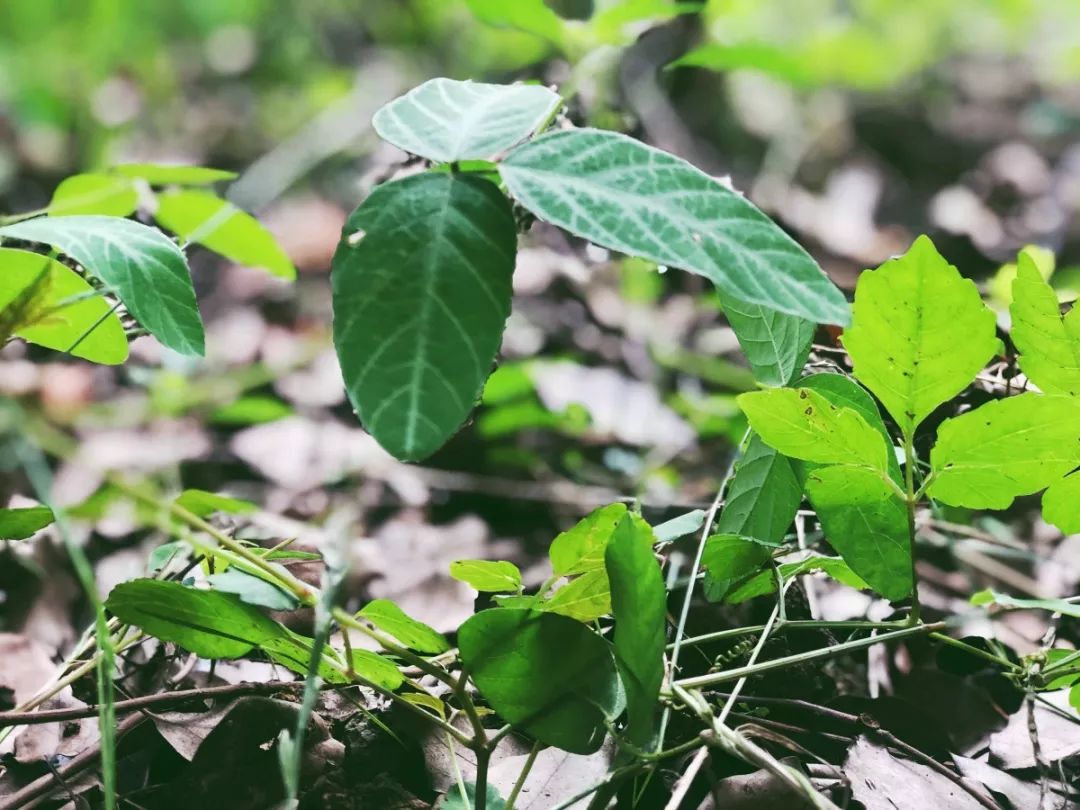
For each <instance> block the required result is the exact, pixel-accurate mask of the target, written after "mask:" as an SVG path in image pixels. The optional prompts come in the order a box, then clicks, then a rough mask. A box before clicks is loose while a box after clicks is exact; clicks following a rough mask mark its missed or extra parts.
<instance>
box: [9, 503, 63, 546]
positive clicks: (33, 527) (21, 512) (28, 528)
mask: <svg viewBox="0 0 1080 810" xmlns="http://www.w3.org/2000/svg"><path fill="white" fill-rule="evenodd" d="M54 519H55V518H54V517H53V511H52V509H50V508H49V507H47V506H24V507H21V508H16V509H0V540H25V539H26V538H27V537H32V536H33V535H34V534H35V533H36V532H39V531H41V530H42V529H44V528H45V527H46V526H50V525H52V522H53V520H54Z"/></svg>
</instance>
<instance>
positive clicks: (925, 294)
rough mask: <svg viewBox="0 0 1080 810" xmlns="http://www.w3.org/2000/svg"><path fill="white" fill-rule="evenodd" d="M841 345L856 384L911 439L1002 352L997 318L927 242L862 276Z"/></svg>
mask: <svg viewBox="0 0 1080 810" xmlns="http://www.w3.org/2000/svg"><path fill="white" fill-rule="evenodd" d="M842 340H843V343H844V348H845V349H847V351H848V354H849V355H851V360H852V363H853V364H854V369H855V377H856V378H857V379H858V380H859V382H861V383H862V384H863V385H865V386H866V387H867V388H869V389H870V391H872V392H873V393H874V395H875V396H877V398H878V399H880V400H881V402H882V404H884V405H885V409H886V410H887V411H888V412H889V413H890V414H891V415H892V417H893V419H895V420H896V423H897V424H898V425H899V426H900V429H901V430H902V431H904V433H905V434H906V435H909V436H910V435H912V434H913V433H914V431H915V428H916V427H917V426H918V425H919V424H920V423H921V422H922V421H923V419H925V418H926V417H927V416H928V415H929V414H930V412H931V411H932V410H934V408H936V407H937V406H938V405H940V404H942V403H943V402H945V401H947V400H949V399H952V398H953V397H954V396H956V395H957V394H959V393H960V392H961V391H963V390H964V388H965V387H966V386H967V385H968V383H970V382H971V381H972V380H973V379H975V375H976V374H978V373H979V372H980V371H981V370H982V368H983V366H984V365H985V364H986V362H987V361H988V360H989V359H990V358H991V357H993V356H994V354H995V352H996V351H997V349H998V339H997V337H996V335H995V333H994V313H993V312H991V311H990V309H989V308H988V307H987V306H986V305H985V304H984V303H983V302H982V298H981V297H980V296H979V290H978V288H977V287H976V286H975V283H974V282H972V281H970V280H968V279H965V278H963V277H961V275H960V273H959V272H957V270H956V268H955V267H953V266H952V265H951V264H949V263H948V262H947V261H945V259H944V258H942V256H941V254H940V253H938V252H937V249H936V248H935V247H934V244H933V242H931V241H930V240H929V239H928V238H927V237H925V236H920V237H919V238H918V239H916V240H915V242H914V244H912V246H911V248H910V249H909V250H908V252H907V253H905V254H904V255H903V256H900V257H899V258H896V259H890V260H889V261H887V262H885V263H884V264H883V265H881V266H880V267H879V268H878V269H877V270H869V271H867V272H864V273H863V274H862V275H860V276H859V281H858V284H857V285H856V287H855V305H854V311H853V321H852V325H851V326H850V327H849V328H848V329H847V330H845V331H844V335H843V338H842Z"/></svg>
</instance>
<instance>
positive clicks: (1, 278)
mask: <svg viewBox="0 0 1080 810" xmlns="http://www.w3.org/2000/svg"><path fill="white" fill-rule="evenodd" d="M43 272H44V273H45V276H44V277H43V278H42V279H41V280H40V281H38V279H39V277H40V276H41V275H42V273H43ZM35 283H36V284H37V285H38V290H36V291H35V295H34V301H33V316H32V320H31V321H29V322H26V321H23V322H20V323H16V324H14V326H15V329H14V334H15V335H17V336H18V337H21V338H22V339H23V340H27V341H29V342H30V343H36V344H37V345H39V346H44V347H46V348H47V349H55V350H56V351H60V352H66V351H69V350H70V352H71V354H73V355H75V356H76V357H82V358H84V359H86V360H90V361H92V362H94V363H104V364H107V365H115V364H117V363H123V362H124V361H125V360H126V359H127V354H128V342H127V336H126V335H125V334H124V327H123V325H122V324H121V323H120V319H119V317H117V315H116V313H115V312H112V311H111V307H110V305H109V302H108V301H106V300H105V299H104V298H102V297H101V296H100V295H97V294H95V291H94V288H93V287H91V286H90V285H89V284H88V283H87V282H86V280H85V279H84V278H82V276H80V275H79V274H78V273H76V272H75V271H74V270H72V269H71V268H70V267H68V266H67V265H64V264H61V263H60V262H58V261H55V260H53V259H49V258H47V257H45V256H41V255H39V254H37V253H30V252H28V251H25V250H14V249H12V248H0V312H3V311H4V309H5V308H6V307H7V306H9V305H11V304H12V302H14V301H15V300H16V299H17V298H19V296H20V295H22V293H23V292H24V291H25V290H26V288H27V287H29V286H30V285H33V284H35ZM68 302H71V303H68ZM80 338H81V340H80Z"/></svg>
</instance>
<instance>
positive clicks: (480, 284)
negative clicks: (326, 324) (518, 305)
mask: <svg viewBox="0 0 1080 810" xmlns="http://www.w3.org/2000/svg"><path fill="white" fill-rule="evenodd" d="M345 234H346V236H345V238H344V239H343V240H342V242H341V244H340V245H339V246H338V249H337V253H336V254H335V255H334V261H333V272H332V281H333V288H334V291H333V293H334V345H335V346H336V348H337V353H338V359H339V360H340V361H341V369H342V374H343V376H344V378H345V385H346V387H347V389H348V392H349V397H350V399H351V400H352V403H353V405H354V406H355V407H356V409H357V412H358V413H359V416H360V419H361V421H362V422H363V423H364V425H365V427H366V428H367V429H368V430H369V431H370V432H371V434H372V435H373V436H374V437H375V439H376V440H377V441H378V442H379V444H381V445H382V446H383V447H384V448H386V449H387V450H388V451H389V452H390V453H391V454H393V455H394V456H396V457H398V458H400V459H404V460H416V459H420V458H424V457H425V456H428V455H430V454H431V453H433V452H435V450H437V449H438V448H439V447H440V446H442V444H443V443H444V442H446V440H447V439H449V438H450V436H452V435H453V434H454V432H455V431H456V430H457V429H458V428H459V427H460V426H461V424H462V422H464V421H465V418H466V417H467V416H468V415H469V412H470V411H471V410H472V407H473V404H474V403H475V402H476V400H477V398H478V397H479V395H480V391H481V390H482V388H483V385H484V380H485V379H486V378H487V375H488V372H489V371H490V370H491V364H492V361H493V359H494V357H495V352H496V351H497V350H498V348H499V343H500V340H501V338H502V332H503V327H504V325H505V323H506V318H507V316H508V315H509V314H510V293H511V288H510V279H511V275H512V274H513V271H514V250H515V244H516V229H515V226H514V217H513V214H512V213H511V210H510V204H509V203H508V202H507V200H506V198H505V197H504V196H503V195H502V194H501V193H500V192H499V190H498V189H497V188H496V187H495V186H494V185H492V184H491V183H489V182H487V181H486V180H479V179H477V178H475V177H467V176H460V175H453V174H432V173H427V174H419V175H413V176H412V177H407V178H405V179H404V180H398V181H395V182H392V183H385V184H383V185H381V186H379V187H378V188H376V189H375V190H374V191H373V192H372V193H371V195H370V196H369V197H368V199H367V200H366V201H365V202H364V204H363V205H361V206H360V208H358V209H357V210H356V211H355V212H354V213H353V215H352V216H351V217H350V218H349V221H348V223H347V224H346V230H345Z"/></svg>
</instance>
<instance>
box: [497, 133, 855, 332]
mask: <svg viewBox="0 0 1080 810" xmlns="http://www.w3.org/2000/svg"><path fill="white" fill-rule="evenodd" d="M499 171H500V173H501V174H502V177H503V180H504V181H505V182H506V185H507V187H508V188H509V190H510V192H511V194H513V196H514V198H515V199H517V201H518V202H520V203H521V204H522V205H523V206H525V207H526V208H527V209H529V210H530V211H531V212H532V213H534V214H536V216H538V217H540V218H541V219H544V220H547V221H548V222H551V223H553V224H555V225H558V226H559V227H560V228H564V229H565V230H568V231H570V232H571V233H574V234H576V235H577V236H580V237H582V238H584V239H588V240H589V241H591V242H595V243H596V244H598V245H602V246H604V247H607V248H611V249H612V250H618V251H620V252H622V253H627V254H630V255H633V256H641V257H643V258H646V259H649V260H650V261H654V262H657V263H658V264H662V265H668V266H671V267H679V268H682V269H684V270H689V271H691V272H694V273H698V274H699V275H703V276H705V277H706V278H708V279H709V280H711V281H712V282H713V283H714V284H715V285H716V286H717V287H718V288H719V289H720V292H721V293H722V294H723V295H726V296H730V297H731V298H734V299H737V300H738V301H745V302H747V303H748V304H758V305H760V306H762V307H766V308H769V309H773V310H778V311H780V312H785V313H787V314H789V315H795V316H798V317H801V318H805V319H807V320H810V321H814V322H815V323H818V322H823V323H835V324H841V325H843V324H846V323H847V322H848V321H849V319H850V315H849V308H848V304H847V301H846V300H844V296H843V294H842V293H841V292H840V290H838V289H837V288H836V286H835V285H834V284H833V283H832V282H831V281H830V280H829V278H828V277H827V276H826V275H825V274H824V273H823V272H822V270H821V268H820V267H818V266H817V263H816V262H815V261H814V260H813V259H812V258H811V257H810V255H809V254H808V253H807V252H806V251H805V250H803V249H802V248H801V247H800V246H799V245H798V244H797V243H796V242H795V241H794V240H793V239H792V238H791V237H789V236H788V235H787V234H786V233H784V231H783V230H781V229H780V228H779V227H777V225H776V224H775V223H774V222H773V221H772V220H770V219H769V218H768V217H767V216H765V214H763V213H762V212H761V211H759V210H758V209H757V208H756V207H755V206H754V205H753V204H752V203H750V202H749V201H747V200H746V199H745V198H744V197H742V196H740V195H739V194H737V193H735V192H734V191H731V190H730V189H728V188H726V187H725V186H724V185H722V184H721V183H720V182H718V181H717V180H714V179H713V178H712V177H709V176H708V175H707V174H705V173H704V172H702V171H700V170H699V169H696V168H695V167H693V166H691V165H690V164H689V163H687V162H686V161H684V160H681V159H680V158H677V157H675V156H674V155H669V154H668V153H666V152H662V151H660V150H659V149H654V148H652V147H651V146H646V145H645V144H643V143H641V142H640V141H636V140H634V139H633V138H629V137H627V136H625V135H620V134H618V133H615V132H605V131H602V130H596V129H574V130H564V131H561V132H554V133H551V134H549V135H544V136H542V137H539V138H537V139H536V140H534V141H531V142H529V143H527V144H525V145H524V146H521V147H519V148H517V149H515V150H514V151H513V152H511V153H510V155H509V156H508V157H507V158H506V159H505V160H503V162H502V164H501V165H500V169H499Z"/></svg>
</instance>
